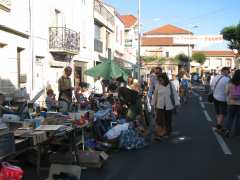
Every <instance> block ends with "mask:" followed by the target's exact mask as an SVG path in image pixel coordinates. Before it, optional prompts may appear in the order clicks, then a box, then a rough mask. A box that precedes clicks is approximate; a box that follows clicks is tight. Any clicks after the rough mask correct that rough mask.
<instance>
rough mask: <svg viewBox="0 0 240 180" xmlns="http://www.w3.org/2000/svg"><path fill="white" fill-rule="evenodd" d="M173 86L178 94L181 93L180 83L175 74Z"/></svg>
mask: <svg viewBox="0 0 240 180" xmlns="http://www.w3.org/2000/svg"><path fill="white" fill-rule="evenodd" d="M172 84H173V85H174V87H175V89H176V91H177V93H179V87H180V83H179V80H178V79H177V77H176V75H175V74H173V75H172Z"/></svg>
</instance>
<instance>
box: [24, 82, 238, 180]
mask: <svg viewBox="0 0 240 180" xmlns="http://www.w3.org/2000/svg"><path fill="white" fill-rule="evenodd" d="M195 90H196V93H194V94H193V97H192V98H191V99H190V101H189V102H188V104H186V105H184V106H183V107H182V108H181V109H180V110H179V111H178V114H177V117H176V118H175V120H174V131H176V132H177V133H176V134H175V135H174V136H172V137H171V138H170V139H166V140H164V141H163V142H155V143H154V144H153V145H151V146H150V147H147V148H145V149H142V150H138V151H122V152H116V153H113V154H111V156H110V159H109V160H108V161H107V162H106V163H105V165H104V166H103V168H101V169H87V170H83V171H82V177H81V180H96V179H97V180H176V179H177V180H240V178H239V179H238V176H240V165H239V164H240V139H237V138H233V139H222V138H221V137H220V136H217V135H215V134H214V132H213V130H212V126H213V125H214V110H213V105H212V104H209V103H208V102H207V100H206V96H205V95H204V93H203V92H202V90H201V87H196V88H195ZM204 111H205V112H204ZM183 136H185V137H186V139H187V140H186V141H180V142H178V143H176V142H175V140H176V138H179V137H183ZM33 172H34V169H32V170H30V169H29V170H28V171H27V172H26V173H27V176H26V177H25V179H26V180H31V179H37V178H34V175H35V174H34V173H33ZM44 177H46V173H45V174H42V178H41V179H45V178H44Z"/></svg>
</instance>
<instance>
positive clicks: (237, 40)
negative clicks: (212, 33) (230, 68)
mask: <svg viewBox="0 0 240 180" xmlns="http://www.w3.org/2000/svg"><path fill="white" fill-rule="evenodd" d="M221 34H222V35H223V39H225V40H226V41H229V44H228V47H229V49H231V50H237V52H238V54H237V55H238V56H239V53H240V23H238V25H236V26H228V27H225V28H224V29H223V30H222V31H221Z"/></svg>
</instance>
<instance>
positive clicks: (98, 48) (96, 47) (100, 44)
mask: <svg viewBox="0 0 240 180" xmlns="http://www.w3.org/2000/svg"><path fill="white" fill-rule="evenodd" d="M94 51H97V52H100V53H102V52H103V42H102V41H100V40H98V39H94Z"/></svg>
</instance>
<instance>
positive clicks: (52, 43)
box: [49, 27, 80, 54]
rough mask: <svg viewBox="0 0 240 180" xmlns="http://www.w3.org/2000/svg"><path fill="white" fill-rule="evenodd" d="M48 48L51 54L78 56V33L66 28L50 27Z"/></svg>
mask: <svg viewBox="0 0 240 180" xmlns="http://www.w3.org/2000/svg"><path fill="white" fill-rule="evenodd" d="M49 48H50V51H51V52H58V53H65V54H78V53H79V51H80V33H77V32H75V31H73V30H71V29H68V28H66V27H50V28H49Z"/></svg>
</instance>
